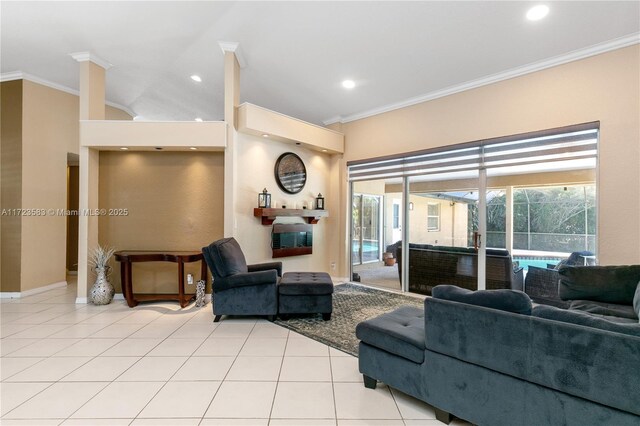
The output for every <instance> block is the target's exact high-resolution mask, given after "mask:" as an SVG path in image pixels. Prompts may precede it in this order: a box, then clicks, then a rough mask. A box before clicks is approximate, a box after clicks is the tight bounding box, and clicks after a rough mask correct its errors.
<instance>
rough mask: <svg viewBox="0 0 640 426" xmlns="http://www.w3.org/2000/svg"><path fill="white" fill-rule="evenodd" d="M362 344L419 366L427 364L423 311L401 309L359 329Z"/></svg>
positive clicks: (359, 326) (358, 327) (383, 315)
mask: <svg viewBox="0 0 640 426" xmlns="http://www.w3.org/2000/svg"><path fill="white" fill-rule="evenodd" d="M356 337H358V339H360V340H362V341H363V342H365V343H367V344H369V345H371V346H374V347H376V348H379V349H382V350H384V351H387V352H390V353H392V354H394V355H398V356H401V357H403V358H406V359H408V360H411V361H413V362H416V363H422V361H424V349H425V345H424V310H423V309H421V308H417V307H415V306H402V307H400V308H398V309H396V310H395V311H392V312H389V313H386V314H382V315H380V316H378V317H375V318H372V319H370V320H367V321H363V322H361V323H360V324H358V326H357V327H356Z"/></svg>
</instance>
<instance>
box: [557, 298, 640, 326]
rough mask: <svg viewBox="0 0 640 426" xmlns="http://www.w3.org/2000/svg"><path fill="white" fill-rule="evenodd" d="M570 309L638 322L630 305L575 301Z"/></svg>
mask: <svg viewBox="0 0 640 426" xmlns="http://www.w3.org/2000/svg"><path fill="white" fill-rule="evenodd" d="M569 309H572V310H576V311H582V312H588V313H590V314H596V315H606V316H610V317H620V318H626V319H631V320H636V321H637V320H638V316H637V315H636V313H635V311H634V310H633V307H632V306H630V305H619V304H616V303H604V302H594V301H592V300H574V301H572V302H571V305H569Z"/></svg>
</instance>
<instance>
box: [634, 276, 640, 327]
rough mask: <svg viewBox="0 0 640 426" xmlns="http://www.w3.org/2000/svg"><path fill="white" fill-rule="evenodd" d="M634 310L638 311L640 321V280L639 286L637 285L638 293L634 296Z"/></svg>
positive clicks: (639, 320)
mask: <svg viewBox="0 0 640 426" xmlns="http://www.w3.org/2000/svg"><path fill="white" fill-rule="evenodd" d="M633 310H634V311H636V315H637V316H638V322H640V282H638V287H636V294H635V296H633Z"/></svg>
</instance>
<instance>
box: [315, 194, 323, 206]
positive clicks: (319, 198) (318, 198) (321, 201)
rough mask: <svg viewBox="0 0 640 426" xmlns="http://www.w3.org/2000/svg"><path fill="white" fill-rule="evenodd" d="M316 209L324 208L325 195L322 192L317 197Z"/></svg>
mask: <svg viewBox="0 0 640 426" xmlns="http://www.w3.org/2000/svg"><path fill="white" fill-rule="evenodd" d="M316 209H318V210H324V197H323V196H322V194H318V196H317V197H316Z"/></svg>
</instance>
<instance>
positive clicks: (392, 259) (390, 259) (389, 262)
mask: <svg viewBox="0 0 640 426" xmlns="http://www.w3.org/2000/svg"><path fill="white" fill-rule="evenodd" d="M395 264H396V258H395V257H387V258H386V259H385V260H384V266H393V265H395Z"/></svg>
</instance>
